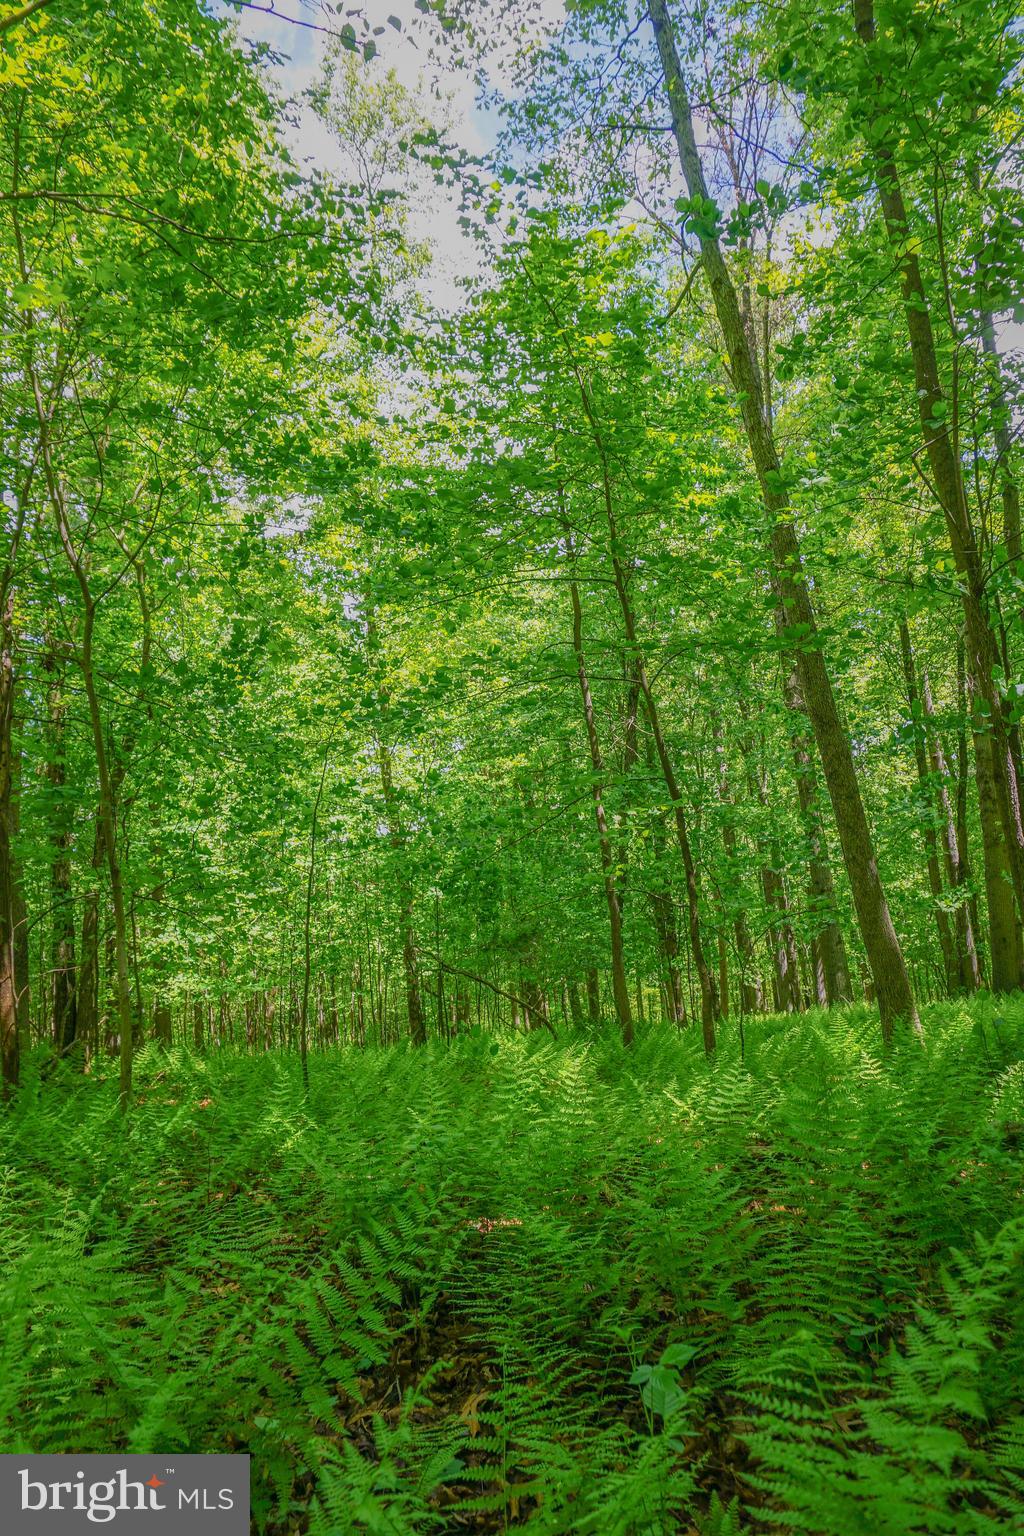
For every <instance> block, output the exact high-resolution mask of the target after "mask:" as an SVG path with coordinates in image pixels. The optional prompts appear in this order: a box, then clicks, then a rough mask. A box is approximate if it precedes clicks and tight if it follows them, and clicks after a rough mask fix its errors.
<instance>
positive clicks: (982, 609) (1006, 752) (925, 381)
mask: <svg viewBox="0 0 1024 1536" xmlns="http://www.w3.org/2000/svg"><path fill="white" fill-rule="evenodd" d="M853 18H854V25H855V28H856V32H857V35H858V37H859V38H860V40H861V43H862V44H863V46H864V48H865V51H866V52H867V54H868V56H869V57H870V58H872V60H874V59H875V58H876V57H877V54H876V50H875V46H874V44H875V17H874V5H873V0H853ZM875 81H876V84H877V86H879V87H880V88H881V87H884V84H885V82H884V77H883V76H881V75H876V76H875ZM864 106H865V107H866V109H867V111H868V112H869V113H871V111H872V107H871V103H870V102H866V103H864ZM888 121H889V119H888V117H887V116H885V115H883V114H879V116H878V117H877V119H876V118H875V117H870V118H869V120H868V121H866V122H865V124H864V127H863V131H864V136H865V141H866V143H867V144H868V147H869V149H870V150H871V152H872V153H873V155H874V158H875V163H876V167H877V173H876V183H877V186H878V196H879V202H880V204H881V208H882V217H883V220H884V223H885V229H886V234H887V236H888V239H889V244H890V247H891V249H892V251H893V254H894V256H895V257H896V260H897V264H898V271H899V273H900V277H901V283H902V293H903V304H904V313H905V316H906V322H907V333H908V336H909V341H910V354H911V360H912V363H913V369H914V381H915V385H916V395H917V403H918V414H919V417H920V422H921V439H922V443H923V445H924V448H925V452H926V455H927V459H928V466H929V469H930V470H931V477H932V484H933V487H934V492H935V496H936V500H937V501H938V503H939V505H940V507H941V508H942V512H943V515H944V518H945V523H946V531H947V534H948V537H949V543H950V549H951V550H952V553H953V560H954V563H955V565H956V570H957V574H958V576H959V577H960V582H959V586H960V593H961V601H962V604H963V612H964V631H965V638H966V643H967V649H968V672H969V674H970V677H971V679H972V682H973V692H974V696H975V709H974V737H975V763H976V771H977V773H978V775H979V780H980V779H985V780H987V783H985V784H984V785H982V784H981V783H980V782H979V802H980V804H979V809H980V813H981V815H982V817H983V818H987V819H991V818H993V817H994V819H995V820H996V822H997V825H998V828H999V830H1000V831H1001V833H1002V840H1003V843H1004V852H1003V854H1002V860H1001V862H1002V863H1003V864H1004V865H1008V867H1009V874H1010V879H1011V883H1012V886H1013V891H1014V894H1015V896H1016V902H1017V911H1018V913H1019V914H1020V915H1021V916H1022V917H1024V825H1022V822H1021V810H1020V793H1019V790H1020V786H1019V785H1018V782H1017V776H1016V773H1015V771H1014V765H1013V756H1012V753H1011V751H1010V743H1009V739H1008V734H1007V728H1006V719H1005V713H1004V704H1003V698H1002V694H1001V692H1000V689H999V683H998V678H999V676H1000V673H1001V671H1002V665H1001V658H1000V654H999V645H998V641H997V638H996V634H995V631H994V628H993V625H992V621H991V618H990V615H989V614H988V612H987V611H986V606H985V604H986V593H985V587H986V577H985V569H984V563H983V561H982V558H981V553H980V551H979V548H978V541H977V536H976V533H975V529H974V526H973V522H972V519H971V514H970V507H969V504H968V500H967V492H966V487H965V485H964V478H963V470H962V467H961V463H960V457H959V453H958V450H957V446H956V442H955V439H954V433H955V432H956V430H957V422H956V419H955V416H956V401H955V400H954V402H953V405H954V413H953V417H949V415H948V411H949V402H948V401H947V400H946V397H945V393H944V390H943V387H942V382H941V378H940V374H939V363H938V354H937V351H936V346H935V334H934V331H933V328H932V320H931V309H930V306H929V303H928V296H927V293H926V291H925V286H924V278H923V276H922V273H921V266H920V263H919V261H918V258H917V254H916V249H915V247H914V244H913V242H912V241H911V239H910V224H909V220H908V217H907V209H906V204H905V201H904V197H903V188H902V184H901V182H900V176H899V171H898V169H897V165H896V158H895V154H894V152H893V148H892V145H891V144H890V142H889V141H888V139H887V138H886V137H884V132H885V129H884V124H886V123H887V122H888ZM877 122H882V123H883V130H882V132H879V131H878V130H877V128H876V123H877ZM981 736H987V737H990V738H991V742H990V746H989V747H988V748H987V749H986V748H985V747H984V746H983V745H982V744H981V743H980V741H979V738H980V737H981ZM996 843H997V836H996V831H995V829H994V828H993V829H988V831H987V832H986V834H985V846H986V848H987V849H989V850H990V853H991V856H992V858H993V859H994V860H996V862H999V856H998V854H997V853H996ZM986 880H987V881H988V873H987V874H986ZM994 972H995V955H993V974H994ZM1016 984H1017V985H1019V979H1018V982H1017V983H1016Z"/></svg>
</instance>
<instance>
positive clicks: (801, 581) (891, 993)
mask: <svg viewBox="0 0 1024 1536" xmlns="http://www.w3.org/2000/svg"><path fill="white" fill-rule="evenodd" d="M648 13H649V15H650V19H651V22H652V25H653V27H654V34H655V39H656V41H657V45H658V52H659V55H660V58H661V63H662V68H663V70H664V73H665V82H666V87H667V93H668V104H669V110H670V112H671V115H672V125H673V129H674V133H675V139H676V146H677V148H678V151H679V159H680V164H681V166H682V170H683V175H684V178H685V180H686V184H687V188H688V190H689V193H690V196H691V197H700V198H702V199H703V200H704V202H710V197H709V194H708V188H707V183H706V181H705V178H704V170H703V166H702V165H701V160H700V153H699V151H698V149H697V142H696V139H695V137H694V131H693V118H692V114H691V110H690V103H689V98H688V96H687V93H686V87H685V84H684V80H683V74H682V69H681V67H680V64H679V57H678V53H677V51H676V45H675V38H674V36H673V33H672V25H671V22H670V20H669V15H668V9H667V6H666V3H665V0H648ZM700 244H701V259H702V264H703V267H704V272H705V275H706V277H707V281H708V284H709V286H710V289H711V294H712V297H713V300H714V304H715V309H716V312H717V314H718V319H719V323H720V325H721V327H722V332H723V335H724V337H725V344H726V349H727V351H728V354H729V363H730V368H731V372H732V378H733V384H734V386H735V388H736V391H737V395H738V400H739V404H740V410H741V414H742V417H743V424H744V427H745V429H746V434H747V441H748V443H749V445H750V453H751V458H752V459H753V462H754V468H755V470H756V473H757V477H758V481H759V483H760V487H761V495H762V498H763V500H764V505H765V510H766V512H767V514H768V519H769V523H770V527H771V547H772V555H773V561H774V566H775V578H776V582H777V585H778V596H779V598H780V599H781V603H782V608H783V613H784V616H785V621H786V631H787V633H791V634H795V635H796V636H798V637H799V649H798V650H797V665H798V668H799V672H800V683H801V687H802V688H803V693H804V699H805V702H806V705H807V711H808V715H809V716H810V720H811V725H812V726H813V729H814V736H815V740H816V742H817V744H818V752H819V754H820V756H821V762H822V767H823V769H824V773H825V782H826V784H827V786H828V791H829V796H830V798H831V801H832V809H833V811H834V813H835V818H836V825H837V827H838V830H839V840H840V843H841V845H842V849H843V856H844V859H845V861H846V867H847V871H848V873H849V877H850V888H851V891H852V893H853V899H854V906H855V907H856V911H857V919H858V923H859V925H860V931H861V937H862V939H863V942H864V949H865V952H866V954H867V957H868V963H869V965H870V967H871V972H872V977H873V979H874V985H875V991H876V994H877V997H878V1005H879V1015H880V1022H881V1027H882V1037H883V1039H884V1040H886V1041H888V1040H890V1039H891V1038H892V1034H893V1029H894V1026H895V1024H896V1022H897V1020H903V1021H904V1022H906V1023H907V1024H909V1025H910V1026H911V1028H913V1029H914V1030H917V1031H920V1027H921V1026H920V1020H919V1018H918V1015H917V1008H916V1006H915V1003H914V995H913V991H912V989H911V985H910V977H909V976H908V974H907V967H906V963H905V961H904V958H903V951H902V949H901V948H900V943H899V939H898V938H897V936H896V930H895V928H894V927H893V923H892V918H891V916H890V914H889V908H888V904H887V902H886V898H885V892H884V890H883V888H882V882H881V880H880V878H879V874H878V867H877V864H876V862H875V851H874V844H873V841H872V837H871V831H870V828H869V826H868V820H867V815H866V813H865V810H864V802H863V799H862V797H861V792H860V784H859V782H858V780H857V772H856V769H855V767H854V762H853V753H852V751H851V748H850V742H849V739H848V737H847V734H846V731H845V729H844V727H843V723H842V720H841V718H840V715H839V709H838V707H837V704H836V700H835V695H834V693H833V691H832V683H831V679H830V678H829V675H828V670H827V668H826V665H825V659H824V655H823V652H822V650H821V640H820V637H819V634H818V626H817V621H816V619H815V614H814V608H813V606H812V603H811V598H810V592H809V590H808V586H807V580H806V576H805V574H804V569H803V559H802V555H801V551H800V542H799V539H798V537H797V532H796V525H795V521H794V517H793V509H792V507H791V506H790V503H789V497H788V494H787V492H786V490H785V478H784V475H783V471H782V464H781V461H780V458H779V454H778V450H777V448H776V444H775V438H774V433H773V431H772V428H771V426H770V423H769V420H768V415H767V412H766V409H765V403H764V394H763V390H762V388H761V383H760V379H759V375H758V369H757V366H756V359H755V357H754V355H753V352H752V350H751V347H750V343H749V341H748V338H747V335H746V332H745V330H744V327H743V320H742V316H741V314H740V308H739V304H738V302H737V299H736V290H735V288H734V286H733V283H732V279H731V278H730V276H729V270H728V268H727V266H726V263H725V258H724V257H723V255H722V251H721V247H720V245H719V242H718V239H717V237H716V236H715V235H713V234H708V235H703V236H702V237H701V242H700Z"/></svg>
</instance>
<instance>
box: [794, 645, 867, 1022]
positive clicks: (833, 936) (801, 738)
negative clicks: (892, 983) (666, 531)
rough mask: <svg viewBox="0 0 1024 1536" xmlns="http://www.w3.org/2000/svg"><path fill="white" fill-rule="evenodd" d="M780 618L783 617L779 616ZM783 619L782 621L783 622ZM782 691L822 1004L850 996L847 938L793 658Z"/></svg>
mask: <svg viewBox="0 0 1024 1536" xmlns="http://www.w3.org/2000/svg"><path fill="white" fill-rule="evenodd" d="M779 617H780V620H781V619H782V616H781V615H780V616H779ZM782 622H783V623H784V620H783V621H782ZM782 694H783V699H784V701H785V705H786V709H787V711H788V714H789V740H790V749H791V751H792V755H793V769H794V773H795V775H796V792H797V800H798V803H799V806H800V817H801V820H802V822H803V827H804V836H805V837H806V839H807V848H808V855H807V897H808V907H809V909H810V913H809V915H810V918H811V922H812V924H813V927H812V937H811V960H812V964H813V967H814V997H815V1001H816V1002H817V1003H818V1005H819V1006H820V1007H822V1008H825V1007H831V1006H833V1005H834V1004H836V1003H849V1002H852V1001H853V985H852V983H851V981H850V966H849V962H848V960H847V958H846V942H845V940H844V938H843V931H842V929H841V928H840V926H839V923H838V922H837V920H836V915H835V914H836V893H835V885H834V883H833V880H832V870H831V867H830V866H829V862H828V853H827V851H826V847H825V833H824V828H823V827H822V823H821V809H820V805H819V800H818V783H817V774H816V773H815V770H814V759H813V757H812V756H811V750H810V744H809V742H808V740H807V727H808V726H809V724H810V722H809V721H808V719H807V710H806V708H805V706H804V696H803V692H802V690H801V688H800V676H799V670H798V668H797V664H796V662H795V661H794V660H793V659H792V658H791V657H790V658H785V659H784V670H783V684H782Z"/></svg>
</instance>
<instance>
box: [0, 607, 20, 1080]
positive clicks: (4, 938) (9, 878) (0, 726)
mask: <svg viewBox="0 0 1024 1536" xmlns="http://www.w3.org/2000/svg"><path fill="white" fill-rule="evenodd" d="M0 603H2V608H0V1070H2V1074H3V1093H4V1097H5V1098H6V1097H7V1095H8V1094H9V1093H10V1091H11V1090H12V1089H13V1088H16V1087H17V1085H18V1076H19V1071H20V1064H21V1030H20V1027H19V1026H20V1009H19V986H18V967H17V963H16V948H17V931H18V915H17V910H16V892H15V882H16V870H15V864H14V848H13V846H12V843H13V831H14V816H15V804H14V798H15V787H16V775H15V770H14V752H15V747H14V690H15V671H14V589H13V587H8V589H7V590H6V591H5V592H2V593H0Z"/></svg>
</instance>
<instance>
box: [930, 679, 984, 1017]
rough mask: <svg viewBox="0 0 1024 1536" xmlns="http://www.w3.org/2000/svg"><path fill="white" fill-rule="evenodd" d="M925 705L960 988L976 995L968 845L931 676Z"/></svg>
mask: <svg viewBox="0 0 1024 1536" xmlns="http://www.w3.org/2000/svg"><path fill="white" fill-rule="evenodd" d="M921 705H922V708H923V710H924V718H925V734H926V739H927V744H928V761H929V765H930V767H931V772H932V778H933V779H934V781H935V784H936V796H937V800H938V810H939V822H940V826H941V828H942V833H941V836H942V852H943V860H944V863H945V868H946V879H947V881H948V882H949V884H950V886H951V887H952V889H953V892H954V893H955V896H956V912H955V915H954V920H953V935H954V947H955V951H956V967H957V986H958V989H959V990H960V991H962V992H976V991H977V990H978V988H979V987H980V986H981V970H980V966H979V963H978V951H977V946H976V942H975V931H974V923H973V921H972V919H971V909H970V902H969V900H968V894H967V889H966V887H967V885H968V882H969V878H970V877H969V872H968V869H967V854H966V845H964V846H963V847H962V846H961V843H960V835H959V832H958V830H957V824H956V818H955V815H954V811H953V805H952V802H951V801H950V797H949V784H950V772H949V768H948V767H947V765H946V754H945V750H944V748H943V745H942V738H941V737H940V735H939V732H938V728H937V726H936V724H935V706H934V704H933V702H932V690H931V684H930V682H929V680H928V673H927V672H922V674H921Z"/></svg>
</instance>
